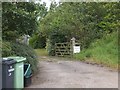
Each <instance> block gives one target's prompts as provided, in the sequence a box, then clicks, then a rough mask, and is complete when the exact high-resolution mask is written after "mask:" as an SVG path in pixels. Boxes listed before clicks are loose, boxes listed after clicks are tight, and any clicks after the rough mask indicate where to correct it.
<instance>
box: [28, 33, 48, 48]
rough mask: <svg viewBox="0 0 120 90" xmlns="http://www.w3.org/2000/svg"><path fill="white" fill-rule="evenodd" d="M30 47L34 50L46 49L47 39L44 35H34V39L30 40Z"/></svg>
mask: <svg viewBox="0 0 120 90" xmlns="http://www.w3.org/2000/svg"><path fill="white" fill-rule="evenodd" d="M30 46H31V47H32V48H34V49H37V48H45V46H46V37H45V36H44V35H42V34H34V35H33V36H32V38H30Z"/></svg>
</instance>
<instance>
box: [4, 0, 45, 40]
mask: <svg viewBox="0 0 120 90" xmlns="http://www.w3.org/2000/svg"><path fill="white" fill-rule="evenodd" d="M46 13H47V9H46V8H45V4H36V3H34V2H29V3H28V2H3V3H2V34H3V35H2V38H3V40H15V39H16V38H17V37H19V36H21V35H23V34H28V35H32V34H34V32H36V31H37V30H38V26H37V25H38V20H39V18H40V19H42V18H43V17H44V16H45V14H46Z"/></svg>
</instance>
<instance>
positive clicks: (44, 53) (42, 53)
mask: <svg viewBox="0 0 120 90" xmlns="http://www.w3.org/2000/svg"><path fill="white" fill-rule="evenodd" d="M35 52H36V54H37V55H38V56H48V53H47V51H46V49H35Z"/></svg>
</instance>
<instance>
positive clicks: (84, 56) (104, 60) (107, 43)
mask: <svg viewBox="0 0 120 90" xmlns="http://www.w3.org/2000/svg"><path fill="white" fill-rule="evenodd" d="M74 58H76V59H79V60H83V61H90V62H96V63H97V64H102V65H105V66H108V67H111V68H115V69H118V34H117V32H114V33H112V34H109V35H107V36H105V37H103V38H102V39H100V40H97V41H95V42H94V43H92V44H91V46H90V47H89V48H88V49H86V50H83V51H81V52H80V53H79V54H75V55H74Z"/></svg>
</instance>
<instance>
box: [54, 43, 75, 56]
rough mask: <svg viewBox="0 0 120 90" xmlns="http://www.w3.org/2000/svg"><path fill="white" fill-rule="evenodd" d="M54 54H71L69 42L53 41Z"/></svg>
mask: <svg viewBox="0 0 120 90" xmlns="http://www.w3.org/2000/svg"><path fill="white" fill-rule="evenodd" d="M55 55H56V56H72V55H73V48H72V43H71V42H65V43H55Z"/></svg>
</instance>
